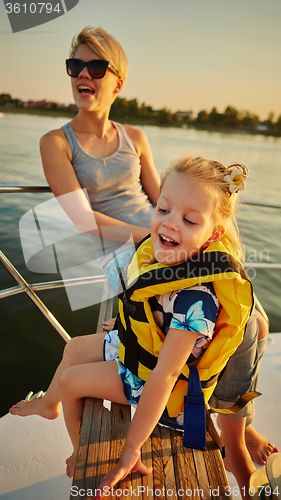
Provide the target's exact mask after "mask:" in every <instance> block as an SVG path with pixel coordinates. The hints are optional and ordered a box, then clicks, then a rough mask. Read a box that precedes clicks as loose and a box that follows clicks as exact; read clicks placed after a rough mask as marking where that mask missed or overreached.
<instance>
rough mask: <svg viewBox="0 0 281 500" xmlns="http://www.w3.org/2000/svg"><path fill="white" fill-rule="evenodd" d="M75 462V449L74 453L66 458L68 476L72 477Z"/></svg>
mask: <svg viewBox="0 0 281 500" xmlns="http://www.w3.org/2000/svg"><path fill="white" fill-rule="evenodd" d="M75 462H76V453H75V451H74V452H73V453H72V455H71V456H70V457H69V458H67V459H66V461H65V463H66V475H67V477H70V478H72V477H73V475H74V470H75Z"/></svg>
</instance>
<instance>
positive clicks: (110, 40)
mask: <svg viewBox="0 0 281 500" xmlns="http://www.w3.org/2000/svg"><path fill="white" fill-rule="evenodd" d="M82 43H85V44H86V45H88V47H89V48H90V49H92V50H93V51H94V52H95V53H96V54H97V55H98V56H99V57H100V58H101V59H104V60H105V61H108V62H110V64H111V65H112V67H113V69H114V70H115V71H116V74H117V76H119V78H122V80H123V82H124V83H125V80H126V78H127V76H128V72H129V63H128V59H127V57H126V54H125V52H124V50H123V49H122V47H121V45H120V44H119V43H118V42H117V40H115V38H114V37H113V36H111V35H110V34H109V33H107V32H106V31H105V30H104V29H102V28H100V27H98V28H93V27H91V26H86V28H84V29H83V30H82V31H81V32H80V33H79V34H78V35H77V36H74V37H73V40H72V43H71V48H70V53H69V57H74V56H75V53H76V51H77V49H78V47H79V46H80V45H81V44H82Z"/></svg>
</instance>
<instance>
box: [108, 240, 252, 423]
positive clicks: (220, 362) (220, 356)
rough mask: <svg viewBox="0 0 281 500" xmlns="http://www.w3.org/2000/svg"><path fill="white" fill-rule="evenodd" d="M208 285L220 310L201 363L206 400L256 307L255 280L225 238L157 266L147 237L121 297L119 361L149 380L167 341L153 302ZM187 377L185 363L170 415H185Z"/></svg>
mask: <svg viewBox="0 0 281 500" xmlns="http://www.w3.org/2000/svg"><path fill="white" fill-rule="evenodd" d="M207 282H212V283H213V286H214V289H215V292H216V295H217V298H218V300H219V303H220V310H219V314H218V318H217V321H216V328H215V333H214V336H213V340H212V342H211V343H210V345H209V346H208V348H207V349H206V351H205V352H204V354H203V355H202V357H201V358H200V360H199V361H198V363H197V365H196V367H197V369H198V373H199V377H200V380H201V385H202V390H203V393H204V398H205V401H206V402H207V401H208V400H209V399H210V397H211V395H212V393H213V390H214V389H215V386H216V383H217V380H218V376H219V374H220V372H221V371H222V369H223V368H224V367H225V365H226V363H227V361H228V359H229V358H230V356H231V355H232V354H233V353H234V351H235V350H236V349H237V347H238V345H239V344H240V343H241V342H242V339H243V334H244V330H245V326H246V322H247V320H248V318H249V315H250V313H251V310H252V306H253V291H252V285H251V282H250V279H249V277H248V275H247V273H246V271H245V269H244V267H243V265H242V264H241V262H240V261H239V260H238V258H237V256H236V254H235V252H234V250H233V249H232V247H231V245H230V244H229V243H228V241H227V240H226V238H223V239H222V240H220V241H218V242H216V243H213V244H212V245H210V246H209V247H208V248H207V249H206V250H204V251H203V252H202V253H200V254H199V255H197V256H195V257H192V258H191V259H189V260H188V261H185V262H181V263H179V264H174V265H171V266H166V265H164V264H160V263H159V262H155V258H154V251H153V246H152V242H151V237H149V236H148V237H147V238H145V239H144V240H143V241H142V242H141V243H140V245H139V247H138V249H137V250H136V253H135V254H134V256H133V259H132V261H131V263H130V264H129V266H128V270H127V283H126V284H124V283H123V288H124V290H123V292H121V293H119V299H120V300H119V321H118V335H119V339H120V344H119V357H120V359H121V361H122V363H123V364H124V365H125V366H126V367H127V368H128V369H129V370H131V371H132V373H134V374H135V375H137V376H138V377H140V378H141V379H143V380H147V378H148V376H149V374H150V373H151V371H152V370H153V369H154V368H155V366H156V364H157V359H158V355H159V352H160V349H161V347H162V345H163V342H164V340H165V335H164V333H163V332H162V330H161V328H160V327H159V326H158V325H157V324H156V323H155V320H154V317H153V314H152V311H151V308H150V305H149V298H150V297H152V296H155V295H158V294H159V295H162V294H164V293H166V292H172V291H174V290H179V289H182V288H188V287H191V286H193V285H196V284H201V283H207ZM188 375H189V368H188V365H187V364H186V365H185V366H184V368H183V370H182V373H181V375H180V377H179V379H178V381H177V383H176V384H175V387H174V389H173V391H172V393H171V395H170V398H169V400H168V403H167V410H168V413H169V415H170V417H175V416H177V415H178V414H179V413H180V412H181V411H183V404H184V397H185V395H186V393H187V385H188Z"/></svg>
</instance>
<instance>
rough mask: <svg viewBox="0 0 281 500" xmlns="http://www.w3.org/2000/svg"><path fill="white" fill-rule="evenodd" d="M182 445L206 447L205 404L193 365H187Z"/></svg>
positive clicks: (202, 448) (203, 448)
mask: <svg viewBox="0 0 281 500" xmlns="http://www.w3.org/2000/svg"><path fill="white" fill-rule="evenodd" d="M183 445H184V446H187V447H188V448H197V449H198V450H205V449H206V406H205V400H204V396H203V392H202V387H201V382H200V378H199V375H198V371H197V368H196V367H195V366H190V367H189V378H188V389H187V396H186V404H185V405H184V437H183Z"/></svg>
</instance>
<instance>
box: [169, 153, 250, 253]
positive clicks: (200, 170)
mask: <svg viewBox="0 0 281 500" xmlns="http://www.w3.org/2000/svg"><path fill="white" fill-rule="evenodd" d="M233 167H236V168H237V169H238V170H239V171H240V173H241V174H244V175H246V176H248V169H247V167H245V165H242V164H241V163H232V164H231V165H229V166H228V167H224V165H222V163H219V162H218V161H212V160H208V159H206V158H203V157H201V156H196V155H194V156H193V155H192V154H190V153H189V154H181V155H178V156H175V157H174V158H173V159H172V161H171V163H170V165H169V166H168V167H167V168H166V170H164V171H163V172H162V175H161V186H160V189H161V190H162V187H163V184H164V182H166V180H167V178H168V176H169V175H170V174H171V173H172V172H177V173H180V174H184V175H186V176H188V177H190V178H192V180H193V181H195V182H198V183H199V184H200V185H201V186H202V188H203V189H206V191H207V192H208V194H209V195H210V196H212V197H213V200H214V208H213V217H214V222H215V226H216V227H220V226H221V227H224V228H225V237H226V238H227V239H228V241H229V242H230V243H231V245H232V246H233V247H234V249H235V251H236V253H237V255H238V256H239V258H242V256H243V252H242V245H241V241H240V237H239V231H238V227H237V221H236V215H235V214H236V210H237V208H238V205H239V201H238V194H237V193H236V192H235V193H232V194H231V193H230V191H229V184H228V182H226V181H225V180H224V177H225V176H226V175H228V174H230V173H231V170H232V169H233Z"/></svg>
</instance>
